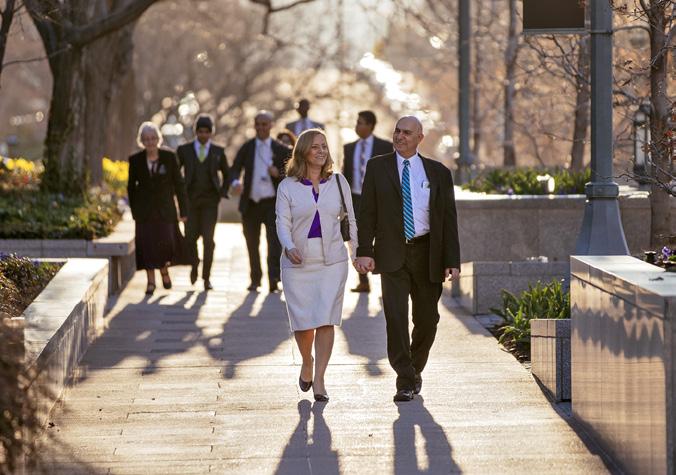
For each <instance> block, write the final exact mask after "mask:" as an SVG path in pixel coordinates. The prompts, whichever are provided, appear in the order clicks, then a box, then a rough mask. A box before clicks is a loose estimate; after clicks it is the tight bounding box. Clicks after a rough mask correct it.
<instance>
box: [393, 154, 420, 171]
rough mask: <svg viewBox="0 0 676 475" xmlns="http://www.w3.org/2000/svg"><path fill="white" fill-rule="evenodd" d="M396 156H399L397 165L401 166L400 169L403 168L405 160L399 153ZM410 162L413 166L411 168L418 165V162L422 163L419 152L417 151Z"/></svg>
mask: <svg viewBox="0 0 676 475" xmlns="http://www.w3.org/2000/svg"><path fill="white" fill-rule="evenodd" d="M395 154H396V155H397V165H398V166H399V168H401V167H403V166H404V160H405V158H404V157H402V156H401V155H399V152H395ZM408 161H409V163H410V164H411V166H413V165H417V164H418V162H420V155H419V154H418V151H416V152H415V155H413V156H412V157H410V158H409V159H408Z"/></svg>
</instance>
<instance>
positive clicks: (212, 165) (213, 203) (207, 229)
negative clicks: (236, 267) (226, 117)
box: [176, 115, 229, 290]
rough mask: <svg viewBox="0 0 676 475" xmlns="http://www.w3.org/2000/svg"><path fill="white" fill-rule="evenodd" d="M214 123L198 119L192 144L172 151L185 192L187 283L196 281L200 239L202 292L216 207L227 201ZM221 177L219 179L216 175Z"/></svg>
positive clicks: (225, 165)
mask: <svg viewBox="0 0 676 475" xmlns="http://www.w3.org/2000/svg"><path fill="white" fill-rule="evenodd" d="M213 132H214V123H213V121H212V120H211V117H209V116H207V115H201V116H199V117H198V118H197V120H196V121H195V137H196V140H194V141H192V142H189V143H186V144H183V145H181V146H180V147H178V149H177V150H176V154H177V155H178V161H179V163H180V164H181V167H183V170H184V174H185V184H186V188H187V190H188V200H189V205H188V223H187V224H186V232H185V234H186V241H187V242H186V244H187V246H188V250H189V254H190V259H191V261H192V267H191V269H190V283H192V284H194V283H195V281H197V266H198V264H199V257H198V255H197V239H199V237H200V236H202V245H203V247H204V262H203V263H202V278H203V279H204V290H211V289H213V286H212V285H211V281H210V276H211V264H212V262H213V261H214V248H215V244H214V230H215V229H216V222H217V221H218V203H219V202H220V200H221V198H227V197H228V176H229V175H228V160H227V159H226V157H225V151H224V149H223V147H219V146H218V145H216V144H214V143H212V142H211V135H212V134H213ZM219 172H220V173H221V177H220V178H219V176H218V173H219Z"/></svg>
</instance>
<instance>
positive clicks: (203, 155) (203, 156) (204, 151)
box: [197, 143, 207, 163]
mask: <svg viewBox="0 0 676 475" xmlns="http://www.w3.org/2000/svg"><path fill="white" fill-rule="evenodd" d="M197 158H199V160H200V163H201V162H203V161H204V160H205V159H206V158H207V147H206V145H204V144H203V143H201V144H200V153H199V155H198V156H197Z"/></svg>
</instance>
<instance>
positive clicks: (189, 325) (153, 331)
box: [78, 292, 207, 379]
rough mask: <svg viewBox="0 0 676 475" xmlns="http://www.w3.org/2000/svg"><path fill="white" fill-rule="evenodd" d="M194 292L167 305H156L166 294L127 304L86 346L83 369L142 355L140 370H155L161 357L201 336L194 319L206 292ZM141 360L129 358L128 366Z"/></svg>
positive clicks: (187, 345) (108, 364)
mask: <svg viewBox="0 0 676 475" xmlns="http://www.w3.org/2000/svg"><path fill="white" fill-rule="evenodd" d="M194 294H195V292H187V293H186V294H185V295H184V296H182V297H181V298H180V299H179V300H177V301H176V302H173V303H171V304H170V305H159V303H160V301H161V300H162V299H164V298H166V297H161V298H160V299H158V300H157V301H153V302H152V303H151V302H149V300H148V298H144V299H143V301H141V302H140V303H136V304H128V305H126V306H125V307H124V308H122V309H121V310H120V311H119V312H118V313H117V314H116V315H115V316H114V317H113V318H112V319H111V320H110V322H109V324H108V328H107V329H106V330H105V332H104V333H103V335H101V337H100V338H98V339H97V340H96V341H94V343H93V344H92V345H91V346H90V347H89V348H88V350H87V353H86V354H85V356H84V358H83V361H82V366H83V369H84V370H85V371H86V370H99V369H105V368H112V367H115V366H117V365H119V364H120V363H121V362H122V361H123V360H125V359H127V358H132V357H141V358H144V359H145V367H144V368H143V373H144V374H151V373H154V372H155V371H157V369H158V366H159V364H160V362H161V360H162V359H164V358H166V357H168V356H170V355H175V354H179V353H184V352H186V351H188V350H189V349H190V348H191V347H192V346H194V345H195V344H197V342H199V340H200V336H201V334H202V329H201V328H199V327H198V326H197V323H196V322H197V319H198V317H199V314H200V308H201V307H202V306H203V305H204V303H205V301H206V295H207V294H206V293H205V292H202V293H199V294H198V295H197V296H196V298H194V297H195V295H194ZM193 298H194V301H192V303H190V302H191V300H192V299H193ZM189 303H190V306H189V307H188V308H186V307H185V306H186V305H187V304H189ZM141 364H143V363H134V362H131V363H129V365H128V366H127V367H136V366H137V365H139V366H140V365H141ZM83 376H84V375H83ZM78 379H82V377H80V378H78Z"/></svg>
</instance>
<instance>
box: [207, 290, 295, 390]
mask: <svg viewBox="0 0 676 475" xmlns="http://www.w3.org/2000/svg"><path fill="white" fill-rule="evenodd" d="M260 298H261V295H260V294H258V293H256V292H249V293H248V294H247V295H246V297H245V298H244V300H243V301H242V303H241V304H240V305H239V307H237V308H236V309H235V310H234V311H233V312H232V313H231V314H230V317H229V318H228V320H227V321H226V322H225V324H224V325H223V331H222V332H221V334H219V335H217V336H213V337H210V338H207V339H205V340H204V345H205V347H206V348H207V350H208V351H209V354H210V355H211V357H212V358H213V359H214V360H217V361H224V362H225V368H224V370H223V374H224V376H225V378H227V379H232V378H234V377H235V374H236V371H237V366H238V365H239V364H241V363H242V362H244V361H247V360H250V359H253V358H258V357H261V356H265V355H268V354H270V353H273V352H274V351H275V350H276V349H277V348H278V347H279V345H280V344H281V343H283V342H285V341H288V340H289V331H290V330H289V323H288V320H287V319H286V318H285V317H283V315H285V314H286V311H285V310H283V303H282V301H281V299H280V295H279V294H278V293H271V294H267V295H266V296H265V297H264V299H263V301H262V302H261V303H260V307H259V308H258V309H257V311H256V312H255V313H254V310H255V309H254V307H255V306H256V305H255V304H256V303H257V300H258V299H260ZM280 308H282V309H281V310H280Z"/></svg>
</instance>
